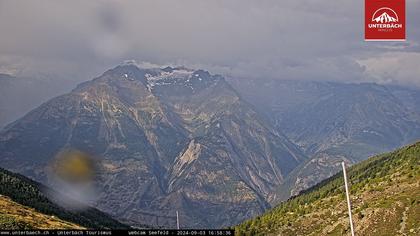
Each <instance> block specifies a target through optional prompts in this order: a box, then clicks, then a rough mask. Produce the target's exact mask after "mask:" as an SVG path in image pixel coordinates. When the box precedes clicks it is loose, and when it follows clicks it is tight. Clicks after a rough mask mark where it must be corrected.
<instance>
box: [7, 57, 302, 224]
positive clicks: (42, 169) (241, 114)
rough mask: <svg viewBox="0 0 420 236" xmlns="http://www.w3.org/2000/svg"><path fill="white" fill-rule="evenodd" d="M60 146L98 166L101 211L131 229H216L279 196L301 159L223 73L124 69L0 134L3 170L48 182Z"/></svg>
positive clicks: (83, 86) (54, 101) (86, 85)
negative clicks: (87, 156)
mask: <svg viewBox="0 0 420 236" xmlns="http://www.w3.org/2000/svg"><path fill="white" fill-rule="evenodd" d="M66 149H76V150H79V151H82V152H85V153H89V154H90V155H92V156H95V158H97V159H98V160H100V161H99V162H98V163H99V166H100V171H99V172H98V176H97V178H96V182H95V184H96V186H97V195H98V196H97V201H95V202H94V203H93V204H95V206H96V207H98V208H99V209H101V210H103V211H105V212H108V213H109V214H111V215H112V216H114V217H116V218H117V219H120V220H123V221H124V222H128V223H130V224H132V225H136V224H148V225H156V226H159V225H160V226H165V227H175V211H176V210H178V211H179V213H180V221H181V225H182V226H183V227H206V228H208V227H221V226H227V225H232V224H235V223H238V222H240V221H242V220H244V219H246V218H249V217H251V216H253V215H255V214H258V213H261V212H262V211H263V210H265V209H267V208H268V207H269V202H272V201H276V199H278V197H279V196H278V195H279V194H278V193H277V191H276V190H277V188H278V187H279V186H280V185H281V184H282V183H283V182H284V179H285V178H286V176H287V175H288V174H289V173H290V172H291V171H292V170H293V169H294V168H295V167H296V166H297V165H299V164H300V163H302V162H303V161H304V160H305V156H304V155H303V154H302V152H301V151H300V150H299V148H297V147H296V146H295V145H294V144H292V143H291V142H290V141H289V140H288V139H287V138H286V137H285V136H284V135H282V134H281V133H280V131H278V129H277V131H276V129H275V127H274V126H273V125H272V124H271V122H269V121H268V120H266V118H264V117H262V116H261V115H259V114H258V113H257V112H256V111H255V110H254V109H253V107H252V106H251V105H249V104H248V103H246V102H244V101H243V100H242V99H241V98H240V97H239V96H238V94H237V93H236V91H235V90H234V89H233V88H232V87H231V86H230V85H229V84H228V83H227V82H226V81H225V79H224V78H223V77H221V76H217V75H211V74H209V73H208V72H206V71H202V70H197V71H194V70H189V69H186V68H171V67H167V68H163V69H139V68H138V67H136V66H135V65H121V66H118V67H116V68H114V69H111V70H109V71H107V72H105V73H104V74H103V75H101V76H99V77H98V78H95V79H93V80H92V81H89V82H85V83H83V84H80V85H79V86H78V87H77V88H75V89H74V90H73V91H72V92H70V93H68V94H65V95H62V96H59V97H56V98H54V99H51V100H50V101H48V102H46V103H44V104H42V105H41V106H40V107H38V108H36V109H34V110H33V111H31V112H29V113H28V114H27V115H26V116H24V117H23V118H22V119H19V120H17V121H16V122H14V123H12V124H10V125H8V126H7V127H6V128H5V129H4V130H3V131H2V132H1V134H0V159H1V166H2V167H5V168H7V169H10V170H14V171H17V172H20V173H22V174H24V175H27V176H29V177H32V178H35V179H37V180H39V181H42V182H43V183H46V184H49V185H52V186H53V187H55V188H57V189H59V188H60V186H54V185H56V183H55V182H54V181H53V180H51V179H50V177H49V175H48V168H49V166H50V163H51V161H52V160H53V159H54V158H55V157H56V156H57V154H58V153H59V152H60V151H62V150H66Z"/></svg>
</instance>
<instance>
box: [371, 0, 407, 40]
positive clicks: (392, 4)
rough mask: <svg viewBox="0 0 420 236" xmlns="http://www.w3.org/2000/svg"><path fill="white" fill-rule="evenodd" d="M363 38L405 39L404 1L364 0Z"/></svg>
mask: <svg viewBox="0 0 420 236" xmlns="http://www.w3.org/2000/svg"><path fill="white" fill-rule="evenodd" d="M365 40H367V41H394V40H395V41H401V40H405V1H404V0H365Z"/></svg>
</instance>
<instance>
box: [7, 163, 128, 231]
mask: <svg viewBox="0 0 420 236" xmlns="http://www.w3.org/2000/svg"><path fill="white" fill-rule="evenodd" d="M43 188H46V187H45V186H42V185H41V184H39V183H37V182H35V181H32V180H31V179H28V178H26V177H24V176H22V175H19V174H15V173H12V172H9V171H7V170H4V169H2V168H0V205H1V207H0V229H22V228H24V229H63V228H64V229H69V228H75V229H78V228H79V229H80V228H90V229H125V228H128V226H126V225H124V224H122V223H120V222H118V221H116V220H114V219H112V218H111V217H110V216H108V215H107V214H105V213H103V212H101V211H99V210H97V209H95V208H91V207H90V208H87V209H85V210H83V211H77V212H73V211H70V210H66V209H64V208H62V207H60V206H58V205H57V204H55V203H53V202H51V201H50V200H49V199H48V198H47V197H46V196H45V195H44V193H43V192H42V191H40V189H43ZM40 222H41V223H40ZM42 222H44V223H42Z"/></svg>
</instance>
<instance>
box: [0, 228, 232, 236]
mask: <svg viewBox="0 0 420 236" xmlns="http://www.w3.org/2000/svg"><path fill="white" fill-rule="evenodd" d="M13 235H16V236H19V235H24V236H26V235H27V236H30V235H45V236H47V235H51V236H56V235H57V236H85V235H86V236H108V235H132V236H143V235H144V236H146V235H154V236H164V235H179V236H204V235H209V236H232V235H235V231H234V230H230V229H210V230H209V229H185V230H184V229H182V230H173V229H136V230H0V236H13Z"/></svg>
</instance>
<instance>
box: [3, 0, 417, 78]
mask: <svg viewBox="0 0 420 236" xmlns="http://www.w3.org/2000/svg"><path fill="white" fill-rule="evenodd" d="M406 5H407V41H406V42H403V43H401V42H400V43H395V42H388V43H378V42H364V40H363V37H364V36H363V32H364V28H363V9H364V1H363V0H358V1H354V0H283V1H278V0H274V1H257V0H255V1H246V0H237V1H213V0H205V1H199V0H192V1H183V0H179V1H156V0H151V1H86V0H82V1H75V0H71V1H70V0H69V1H55V0H53V1H47V0H31V1H23V0H22V1H20V0H0V34H1V36H0V72H6V73H13V74H17V75H29V76H41V77H42V75H54V76H56V77H57V78H61V79H62V78H72V79H75V80H78V81H81V80H87V79H90V78H92V77H93V76H96V75H98V74H100V73H101V72H103V70H105V69H107V68H110V67H113V66H115V65H116V64H119V63H121V62H122V61H124V60H127V59H135V60H137V61H139V62H147V63H153V64H158V65H168V64H170V65H186V66H189V67H193V68H203V69H207V70H210V71H211V72H213V73H221V74H224V75H226V76H232V77H240V78H244V79H246V78H279V79H306V80H333V81H346V82H349V81H352V82H364V81H374V82H379V83H400V84H405V85H417V86H420V67H419V63H420V46H419V45H420V0H406Z"/></svg>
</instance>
